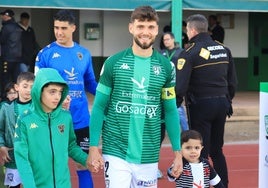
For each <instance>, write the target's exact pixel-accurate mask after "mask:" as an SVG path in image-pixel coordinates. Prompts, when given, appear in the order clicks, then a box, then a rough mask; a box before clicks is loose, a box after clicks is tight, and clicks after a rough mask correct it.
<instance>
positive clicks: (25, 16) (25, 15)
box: [20, 12, 30, 19]
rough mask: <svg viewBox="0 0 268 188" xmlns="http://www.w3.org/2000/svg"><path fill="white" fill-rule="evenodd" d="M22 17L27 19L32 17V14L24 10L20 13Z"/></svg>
mask: <svg viewBox="0 0 268 188" xmlns="http://www.w3.org/2000/svg"><path fill="white" fill-rule="evenodd" d="M20 18H21V19H22V18H26V19H30V15H29V14H28V13H27V12H23V13H21V14H20Z"/></svg>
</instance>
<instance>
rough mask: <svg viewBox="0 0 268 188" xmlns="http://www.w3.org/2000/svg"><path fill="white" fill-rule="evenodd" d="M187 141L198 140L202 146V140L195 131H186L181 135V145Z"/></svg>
mask: <svg viewBox="0 0 268 188" xmlns="http://www.w3.org/2000/svg"><path fill="white" fill-rule="evenodd" d="M189 139H194V140H200V142H201V144H202V145H203V139H202V136H201V134H200V133H199V132H198V131H195V130H186V131H183V132H182V133H181V145H182V144H183V143H185V142H188V141H189Z"/></svg>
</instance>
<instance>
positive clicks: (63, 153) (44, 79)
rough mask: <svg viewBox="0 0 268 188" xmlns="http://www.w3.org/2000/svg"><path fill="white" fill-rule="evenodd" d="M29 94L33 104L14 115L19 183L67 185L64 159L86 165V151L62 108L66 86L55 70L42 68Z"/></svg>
mask: <svg viewBox="0 0 268 188" xmlns="http://www.w3.org/2000/svg"><path fill="white" fill-rule="evenodd" d="M31 94H32V104H33V106H32V108H31V109H29V110H28V111H27V112H26V113H25V114H23V115H22V116H20V117H19V118H18V121H17V125H16V129H15V135H14V137H15V138H14V140H15V142H14V150H15V151H14V152H15V158H16V162H17V167H18V170H19V173H20V176H21V179H22V183H23V185H24V187H26V188H27V187H31V188H48V187H50V188H55V187H57V188H71V179H70V171H69V167H68V158H69V157H71V158H72V159H73V160H74V161H76V162H78V163H80V164H82V165H84V166H86V159H87V154H86V153H85V152H83V151H82V149H81V148H80V147H79V146H78V145H77V143H76V137H75V134H74V130H73V123H72V117H71V114H70V112H69V111H67V110H64V109H63V108H62V102H63V100H64V99H65V97H66V96H67V94H68V86H67V84H66V82H65V81H64V80H63V78H62V77H61V76H60V75H59V73H58V72H57V71H56V70H55V69H51V68H43V69H41V70H39V71H38V73H37V75H36V78H35V82H34V85H33V88H32V91H31ZM40 160H42V161H40Z"/></svg>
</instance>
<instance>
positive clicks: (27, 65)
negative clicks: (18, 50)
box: [18, 12, 39, 72]
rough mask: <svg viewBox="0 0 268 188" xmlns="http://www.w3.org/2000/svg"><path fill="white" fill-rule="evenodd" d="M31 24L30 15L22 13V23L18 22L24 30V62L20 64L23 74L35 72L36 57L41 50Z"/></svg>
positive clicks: (22, 41)
mask: <svg viewBox="0 0 268 188" xmlns="http://www.w3.org/2000/svg"><path fill="white" fill-rule="evenodd" d="M29 22H30V15H29V14H28V13H27V12H23V13H21V15H20V21H19V22H18V24H19V26H20V28H21V30H22V33H21V43H22V62H21V64H20V71H21V72H26V71H30V72H33V71H34V63H35V57H36V55H37V53H38V50H39V46H38V44H37V42H36V38H35V33H34V30H33V28H32V27H31V26H30V25H29Z"/></svg>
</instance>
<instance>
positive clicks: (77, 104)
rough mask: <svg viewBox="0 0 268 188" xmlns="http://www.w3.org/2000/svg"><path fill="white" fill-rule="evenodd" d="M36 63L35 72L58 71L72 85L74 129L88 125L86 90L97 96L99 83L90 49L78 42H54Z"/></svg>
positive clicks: (40, 53) (70, 86) (43, 50)
mask: <svg viewBox="0 0 268 188" xmlns="http://www.w3.org/2000/svg"><path fill="white" fill-rule="evenodd" d="M35 66H36V71H38V69H41V68H54V69H56V70H58V72H59V73H60V75H61V76H62V77H63V79H64V80H65V81H66V82H67V84H68V86H69V95H70V97H71V99H72V100H71V106H70V111H71V114H72V118H73V123H74V129H80V128H84V127H87V126H89V119H90V115H89V110H88V100H87V95H86V91H88V92H90V93H91V94H93V95H95V93H96V86H97V83H96V80H95V75H94V71H93V67H92V57H91V54H90V52H89V51H88V50H87V49H86V48H84V47H82V46H80V45H79V44H77V43H74V45H73V46H72V47H63V46H60V45H58V44H57V43H56V42H53V43H51V44H49V45H48V46H46V47H45V48H44V49H42V50H41V51H40V52H39V54H38V55H37V58H36V63H35Z"/></svg>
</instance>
